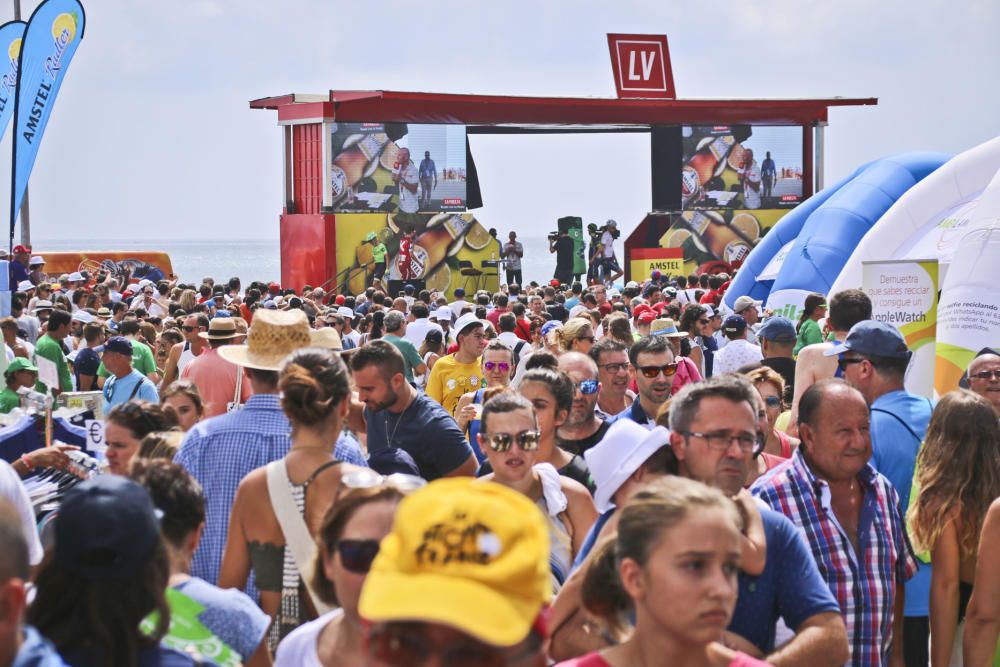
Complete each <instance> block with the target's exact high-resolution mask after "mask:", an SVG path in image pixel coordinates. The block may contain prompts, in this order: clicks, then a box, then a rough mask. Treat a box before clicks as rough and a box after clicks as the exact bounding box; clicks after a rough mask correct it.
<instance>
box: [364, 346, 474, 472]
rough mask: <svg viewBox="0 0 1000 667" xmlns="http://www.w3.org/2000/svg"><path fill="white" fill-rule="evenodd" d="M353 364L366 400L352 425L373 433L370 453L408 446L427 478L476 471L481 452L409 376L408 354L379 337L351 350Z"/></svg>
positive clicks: (371, 434) (368, 433)
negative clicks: (405, 361) (476, 451)
mask: <svg viewBox="0 0 1000 667" xmlns="http://www.w3.org/2000/svg"><path fill="white" fill-rule="evenodd" d="M351 370H352V371H353V372H354V384H355V386H356V387H357V390H358V400H359V401H361V403H363V404H364V405H363V408H362V406H361V405H358V404H356V403H355V404H353V405H352V406H351V413H350V416H349V425H350V427H351V429H352V430H353V431H355V432H356V433H360V432H365V433H367V435H368V452H369V454H371V455H374V454H376V453H378V452H379V451H381V450H385V449H402V450H404V451H405V452H406V453H407V454H409V455H410V456H412V457H413V460H414V461H416V463H417V466H418V467H419V468H420V475H421V477H424V478H425V479H427V480H434V479H437V478H439V477H456V476H459V475H473V474H475V472H476V468H477V467H478V466H477V464H476V457H475V456H474V455H473V453H472V448H470V447H469V443H468V442H466V440H465V436H464V435H463V434H462V431H461V430H459V428H458V424H457V423H455V420H454V419H452V417H451V415H449V414H448V413H447V412H445V410H444V408H442V407H441V405H440V404H438V403H437V402H436V401H434V400H433V399H431V398H429V397H428V396H427V395H426V394H423V393H421V392H419V391H417V390H416V389H415V388H414V387H413V385H411V384H409V383H408V382H406V378H405V377H404V375H403V372H404V364H403V355H402V354H400V353H399V350H397V349H396V348H395V347H394V346H393V345H392V344H390V343H387V342H385V341H382V340H375V341H372V342H370V343H368V344H367V345H364V346H362V347H361V348H359V349H358V351H357V352H355V353H354V354H353V355H352V356H351Z"/></svg>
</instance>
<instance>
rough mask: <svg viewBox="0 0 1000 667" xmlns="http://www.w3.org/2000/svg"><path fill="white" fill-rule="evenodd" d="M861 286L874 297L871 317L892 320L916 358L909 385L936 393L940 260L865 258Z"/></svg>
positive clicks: (925, 392) (923, 392) (921, 391)
mask: <svg viewBox="0 0 1000 667" xmlns="http://www.w3.org/2000/svg"><path fill="white" fill-rule="evenodd" d="M861 289H862V290H863V291H864V292H865V294H867V295H868V296H869V298H871V300H872V319H873V320H877V321H879V322H885V323H886V324H891V325H893V326H894V327H896V328H897V329H899V332H900V333H901V334H903V338H905V339H906V345H907V347H909V348H910V350H911V351H912V352H913V360H912V361H911V362H910V368H909V370H908V372H907V374H906V388H907V389H908V390H909V391H910V392H912V393H915V394H921V395H923V396H928V397H929V396H932V395H933V393H934V363H935V362H934V354H935V352H934V350H935V347H934V342H935V337H936V332H937V305H938V298H937V293H938V263H937V260H893V261H881V262H863V263H862V267H861Z"/></svg>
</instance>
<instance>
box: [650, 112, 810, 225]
mask: <svg viewBox="0 0 1000 667" xmlns="http://www.w3.org/2000/svg"><path fill="white" fill-rule="evenodd" d="M681 152H682V154H683V160H682V167H681V196H682V207H683V208H684V209H689V208H738V209H748V210H756V209H768V208H794V207H795V206H797V205H798V204H800V203H801V202H802V128H801V127H797V126H792V127H788V126H785V127H771V126H761V125H755V126H750V125H731V126H730V125H714V126H684V127H682V128H681ZM663 177H668V175H667V174H664V175H663ZM658 178H659V177H658V176H655V175H654V182H655V180H657V179H658Z"/></svg>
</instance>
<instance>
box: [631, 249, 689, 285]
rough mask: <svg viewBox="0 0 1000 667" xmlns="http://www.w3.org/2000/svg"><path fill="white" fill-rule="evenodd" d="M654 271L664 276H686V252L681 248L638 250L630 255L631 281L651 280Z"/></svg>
mask: <svg viewBox="0 0 1000 667" xmlns="http://www.w3.org/2000/svg"><path fill="white" fill-rule="evenodd" d="M653 271H659V272H660V273H662V274H663V275H673V276H678V275H682V274H684V251H683V250H681V249H680V248H636V249H635V250H633V251H632V252H631V253H629V280H635V281H636V282H640V283H641V282H642V281H643V280H649V278H650V277H651V276H652V275H653Z"/></svg>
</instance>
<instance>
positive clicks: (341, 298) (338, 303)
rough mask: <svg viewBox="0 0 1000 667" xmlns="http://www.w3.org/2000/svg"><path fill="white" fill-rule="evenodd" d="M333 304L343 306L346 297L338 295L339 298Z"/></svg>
mask: <svg viewBox="0 0 1000 667" xmlns="http://www.w3.org/2000/svg"><path fill="white" fill-rule="evenodd" d="M333 302H334V303H335V304H337V305H338V306H343V305H344V295H343V294H338V295H337V298H335V299H334V300H333Z"/></svg>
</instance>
